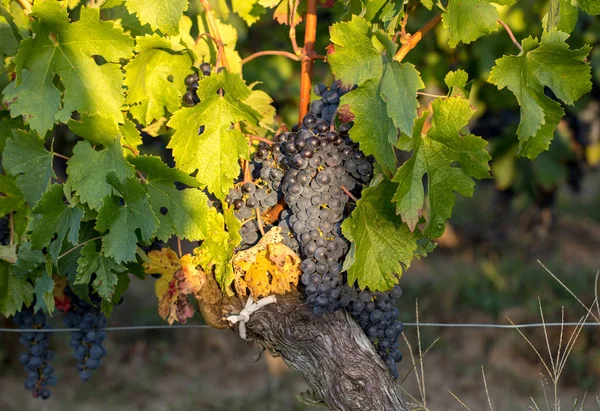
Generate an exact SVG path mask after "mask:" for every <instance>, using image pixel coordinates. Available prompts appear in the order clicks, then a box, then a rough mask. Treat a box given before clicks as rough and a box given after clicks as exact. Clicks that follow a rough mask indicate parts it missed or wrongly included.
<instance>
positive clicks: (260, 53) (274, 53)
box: [241, 50, 301, 66]
mask: <svg viewBox="0 0 600 411" xmlns="http://www.w3.org/2000/svg"><path fill="white" fill-rule="evenodd" d="M260 56H284V57H287V58H289V59H292V60H295V61H300V59H301V57H300V56H297V55H295V54H294V53H290V52H289V51H280V50H264V51H257V52H256V53H254V54H250V55H249V56H248V57H246V58H245V59H243V60H242V62H241V65H242V66H243V65H244V64H246V63H247V62H249V61H250V60H254V59H255V58H257V57H260Z"/></svg>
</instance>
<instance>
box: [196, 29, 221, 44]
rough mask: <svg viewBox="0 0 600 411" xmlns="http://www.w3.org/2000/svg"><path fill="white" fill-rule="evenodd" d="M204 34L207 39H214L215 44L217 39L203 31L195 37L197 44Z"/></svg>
mask: <svg viewBox="0 0 600 411" xmlns="http://www.w3.org/2000/svg"><path fill="white" fill-rule="evenodd" d="M204 36H206V37H208V38H209V39H211V40H212V41H214V42H215V44H216V43H217V40H216V39H215V38H214V37H213V36H212V35H211V34H210V33H207V32H204V33H200V34H198V37H196V45H198V43H200V39H201V38H202V37H204Z"/></svg>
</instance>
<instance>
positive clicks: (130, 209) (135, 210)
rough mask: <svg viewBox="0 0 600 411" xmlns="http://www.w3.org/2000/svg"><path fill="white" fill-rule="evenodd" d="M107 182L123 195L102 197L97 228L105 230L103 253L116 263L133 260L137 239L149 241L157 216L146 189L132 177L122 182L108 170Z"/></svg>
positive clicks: (155, 225) (155, 226)
mask: <svg viewBox="0 0 600 411" xmlns="http://www.w3.org/2000/svg"><path fill="white" fill-rule="evenodd" d="M107 181H108V183H109V184H110V185H111V186H113V188H114V189H115V191H116V192H117V193H118V194H119V195H120V196H121V197H123V200H124V202H125V203H124V205H122V206H120V205H119V203H120V199H119V198H118V197H116V196H109V197H106V198H105V199H104V202H103V205H102V208H101V209H100V211H99V213H98V218H97V223H96V230H98V231H99V232H104V231H106V230H108V234H106V235H105V236H104V237H103V238H102V250H103V251H102V253H103V254H104V255H105V256H107V257H110V258H112V259H114V260H115V261H116V262H117V263H119V264H120V263H122V262H125V261H133V260H135V250H136V246H137V242H138V233H137V231H138V230H139V240H140V241H148V240H150V239H151V238H152V236H153V235H154V233H155V232H156V229H157V228H158V219H157V218H156V216H155V215H154V212H153V211H152V207H151V206H150V202H149V201H148V193H147V192H146V189H145V188H144V187H143V186H142V185H141V184H140V182H139V180H138V179H136V178H135V177H129V178H127V179H125V181H124V182H121V181H120V179H119V177H118V176H117V175H116V174H114V173H110V174H109V175H108V177H107Z"/></svg>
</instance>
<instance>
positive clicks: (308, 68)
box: [298, 0, 317, 123]
mask: <svg viewBox="0 0 600 411" xmlns="http://www.w3.org/2000/svg"><path fill="white" fill-rule="evenodd" d="M307 3H308V4H307V7H306V31H305V33H304V47H303V49H302V51H303V54H305V55H306V56H308V57H309V58H304V59H303V60H302V72H301V74H300V76H301V77H300V107H299V110H298V116H299V118H298V123H300V122H301V121H302V118H303V117H304V116H305V115H306V113H307V112H308V105H309V104H310V89H311V87H312V84H311V75H312V67H313V61H312V59H311V58H310V57H312V56H314V51H315V40H316V38H317V0H307Z"/></svg>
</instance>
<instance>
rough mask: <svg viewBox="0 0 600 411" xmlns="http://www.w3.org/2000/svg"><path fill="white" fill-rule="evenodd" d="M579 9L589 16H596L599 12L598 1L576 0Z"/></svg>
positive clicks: (599, 5) (599, 3)
mask: <svg viewBox="0 0 600 411" xmlns="http://www.w3.org/2000/svg"><path fill="white" fill-rule="evenodd" d="M577 3H578V4H579V7H581V10H583V11H585V12H586V13H587V14H589V15H590V16H597V15H599V14H600V2H598V0H577Z"/></svg>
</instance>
